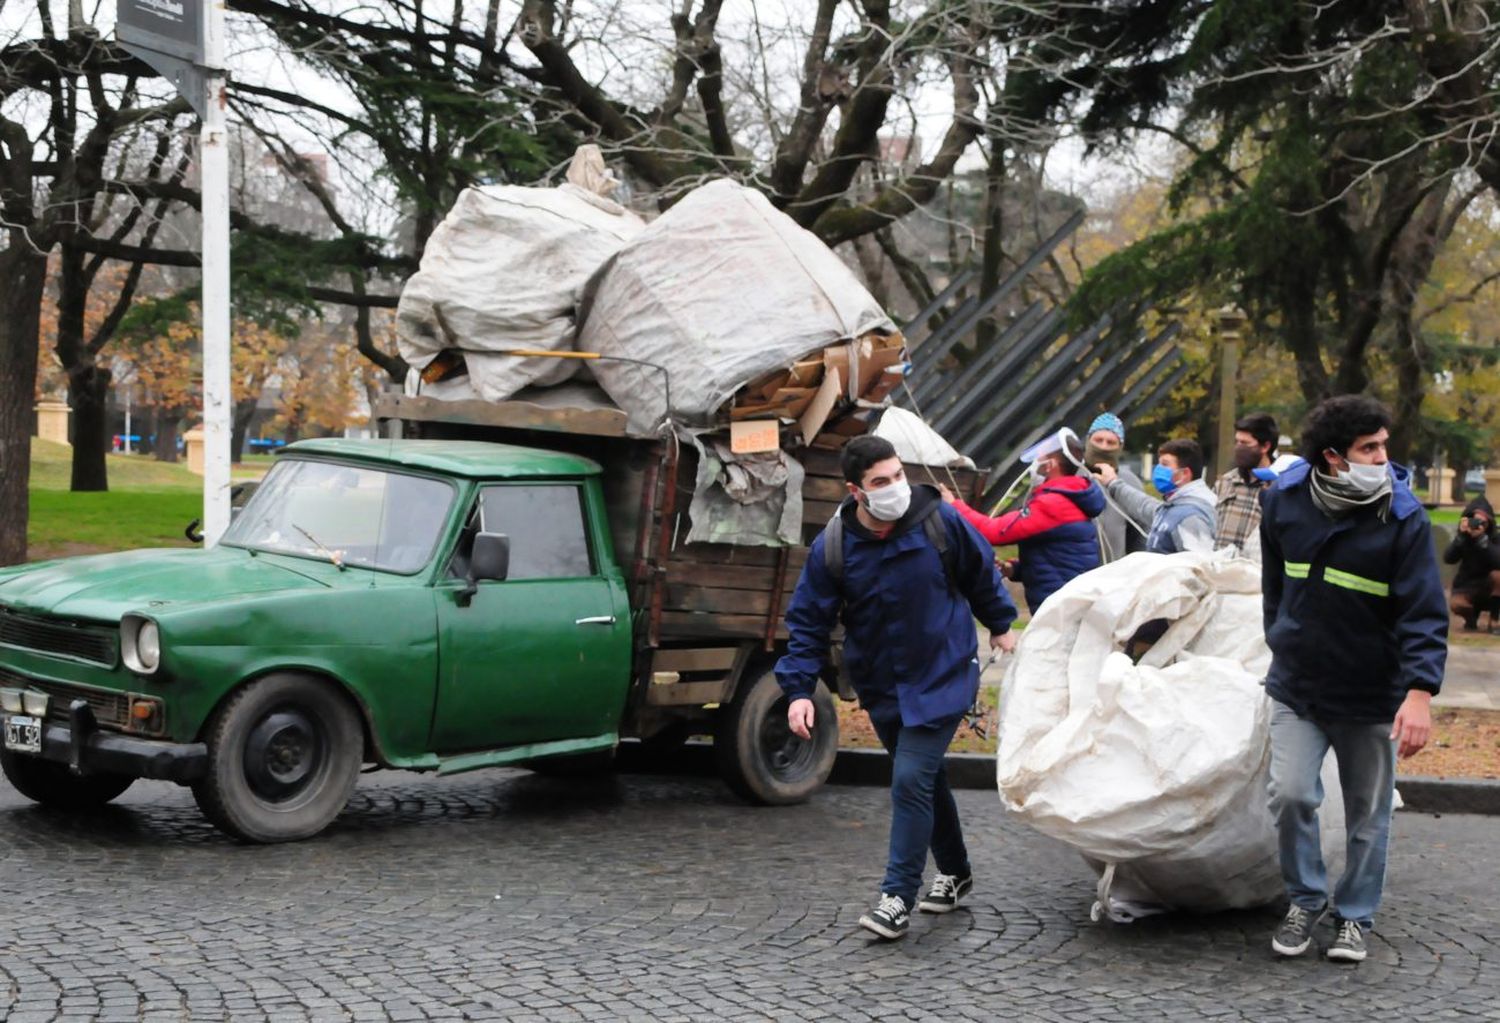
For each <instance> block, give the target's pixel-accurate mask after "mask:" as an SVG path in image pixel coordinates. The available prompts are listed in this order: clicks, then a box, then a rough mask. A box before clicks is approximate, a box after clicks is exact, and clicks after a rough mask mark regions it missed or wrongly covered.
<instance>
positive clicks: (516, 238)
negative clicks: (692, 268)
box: [396, 183, 645, 401]
mask: <svg viewBox="0 0 1500 1023" xmlns="http://www.w3.org/2000/svg"><path fill="white" fill-rule="evenodd" d="M644 228H645V223H644V222H643V221H642V220H641V219H640V218H639V217H637V216H636V215H635V214H633V213H631V212H630V211H628V210H627V209H625V207H623V206H621V205H619V204H618V203H616V202H614V201H613V200H611V199H608V198H605V197H603V196H600V195H597V194H595V193H594V192H591V191H589V190H587V189H585V188H580V187H579V186H577V185H575V184H571V183H569V184H564V185H561V186H560V187H557V188H523V187H521V186H517V185H497V186H485V187H482V188H469V189H465V190H464V192H463V194H461V195H460V196H459V197H458V201H457V202H456V203H454V205H453V209H451V210H450V211H449V212H448V215H447V216H446V217H444V218H443V222H442V223H441V224H439V225H438V228H437V230H435V231H434V232H433V233H432V237H431V238H430V239H429V240H428V242H427V249H426V251H425V252H423V254H422V265H421V269H419V270H418V271H417V272H416V273H415V274H414V275H413V276H412V277H411V279H410V280H408V281H407V282H406V286H405V287H404V288H402V290H401V303H400V306H399V307H398V310H397V314H396V324H397V335H398V339H399V347H400V351H401V355H402V357H403V358H404V359H406V361H407V362H409V363H411V365H412V366H414V367H416V368H417V369H419V370H420V369H422V368H423V367H426V366H427V364H428V363H429V362H431V361H432V360H433V359H434V358H435V357H436V356H437V355H438V353H439V352H441V351H443V350H444V349H446V348H460V349H463V350H464V352H463V356H464V359H463V361H464V363H465V364H466V365H467V368H468V376H469V380H470V387H471V388H472V390H473V392H474V393H475V394H477V395H478V396H479V397H480V398H483V399H484V400H486V401H504V400H505V399H507V398H509V397H511V396H512V395H513V394H515V393H516V392H517V391H519V390H520V389H521V388H523V387H525V386H527V385H530V384H536V385H541V386H547V385H551V384H558V383H561V382H562V381H564V380H566V379H568V378H569V377H570V376H572V375H573V373H574V372H575V371H576V370H577V368H578V362H577V361H576V360H571V359H517V358H514V357H511V356H501V355H484V354H482V353H483V351H484V350H490V351H494V350H497V349H507V348H540V349H547V350H550V351H566V350H570V349H572V348H573V347H574V336H575V323H574V316H575V312H576V308H577V304H578V300H579V296H580V293H581V292H582V290H583V287H584V284H585V283H586V282H587V281H588V279H589V277H590V276H591V275H592V274H593V273H594V272H595V271H596V270H598V269H599V267H600V266H602V265H603V264H604V262H605V261H606V260H607V259H609V257H610V256H612V255H614V254H615V252H617V251H618V250H619V249H620V247H621V246H622V245H624V244H625V243H626V242H627V241H628V240H630V239H631V238H633V237H635V236H636V235H638V234H639V233H640V232H641V231H642V230H643V229H644ZM444 382H447V381H444ZM424 393H425V392H424Z"/></svg>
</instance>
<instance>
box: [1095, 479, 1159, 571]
mask: <svg viewBox="0 0 1500 1023" xmlns="http://www.w3.org/2000/svg"><path fill="white" fill-rule="evenodd" d="M1115 471H1116V472H1117V473H1119V477H1120V480H1121V481H1122V482H1123V483H1124V484H1125V485H1126V486H1127V487H1130V488H1131V489H1133V490H1134V491H1135V492H1136V493H1137V494H1143V493H1144V492H1145V489H1146V487H1145V485H1144V484H1143V483H1141V478H1140V477H1139V476H1137V475H1136V474H1135V470H1134V469H1132V468H1130V466H1128V465H1121V466H1119V467H1118V468H1117V469H1116V470H1115ZM1110 497H1111V499H1112V500H1113V503H1111V504H1107V505H1105V506H1104V511H1102V512H1101V513H1100V514H1099V517H1098V518H1097V519H1095V520H1094V526H1095V528H1097V529H1098V530H1099V556H1100V559H1101V560H1102V561H1103V562H1104V563H1105V564H1106V565H1107V564H1109V563H1110V562H1111V561H1119V560H1120V559H1121V558H1123V557H1124V556H1125V555H1127V554H1134V553H1135V552H1136V551H1143V550H1145V549H1146V538H1145V537H1144V536H1143V535H1142V534H1141V531H1142V530H1145V529H1148V528H1150V520H1149V519H1148V520H1147V521H1146V522H1145V523H1143V524H1142V525H1141V527H1140V529H1137V528H1136V527H1135V526H1133V525H1131V524H1130V523H1129V522H1128V521H1126V519H1125V515H1124V513H1123V512H1122V511H1120V509H1119V508H1117V507H1116V505H1117V504H1119V503H1120V501H1119V499H1118V498H1115V497H1114V495H1113V494H1111V495H1110Z"/></svg>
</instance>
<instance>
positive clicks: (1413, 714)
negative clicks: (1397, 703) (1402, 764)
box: [1391, 689, 1432, 760]
mask: <svg viewBox="0 0 1500 1023" xmlns="http://www.w3.org/2000/svg"><path fill="white" fill-rule="evenodd" d="M1431 736H1432V694H1431V693H1429V692H1425V691H1423V690H1421V689H1412V690H1409V691H1408V692H1407V694H1406V699H1404V700H1402V701H1401V709H1400V710H1398V711H1396V720H1395V722H1394V723H1393V724H1392V725H1391V738H1392V739H1395V740H1396V755H1397V756H1398V757H1401V758H1402V759H1403V760H1404V759H1406V758H1407V757H1409V756H1411V755H1412V754H1414V753H1419V752H1421V750H1422V747H1423V746H1426V745H1427V740H1428V739H1429V738H1430V737H1431Z"/></svg>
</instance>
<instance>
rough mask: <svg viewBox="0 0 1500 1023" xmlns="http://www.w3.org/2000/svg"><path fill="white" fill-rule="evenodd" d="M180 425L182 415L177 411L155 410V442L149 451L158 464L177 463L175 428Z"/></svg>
mask: <svg viewBox="0 0 1500 1023" xmlns="http://www.w3.org/2000/svg"><path fill="white" fill-rule="evenodd" d="M181 423H182V413H181V412H180V411H178V410H177V409H157V410H156V440H155V441H153V442H152V444H151V450H152V452H153V453H154V454H155V455H156V460H157V461H158V462H175V461H177V427H178V426H179V425H181Z"/></svg>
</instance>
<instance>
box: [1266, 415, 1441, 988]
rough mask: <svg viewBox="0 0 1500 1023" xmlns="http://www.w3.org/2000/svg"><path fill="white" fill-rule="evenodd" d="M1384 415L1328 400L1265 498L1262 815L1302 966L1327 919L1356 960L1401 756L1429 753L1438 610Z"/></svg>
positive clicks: (1276, 940)
mask: <svg viewBox="0 0 1500 1023" xmlns="http://www.w3.org/2000/svg"><path fill="white" fill-rule="evenodd" d="M1390 421H1391V420H1390V413H1389V412H1388V411H1387V410H1386V408H1385V406H1383V405H1381V404H1380V403H1379V402H1377V401H1375V400H1374V399H1372V398H1366V397H1362V396H1358V395H1345V396H1342V397H1338V398H1330V399H1328V400H1327V401H1324V402H1323V403H1322V404H1320V405H1318V407H1317V408H1315V409H1313V410H1312V412H1311V413H1309V415H1308V418H1307V421H1306V422H1304V423H1303V424H1302V449H1303V456H1304V457H1305V458H1306V459H1307V462H1306V464H1302V465H1298V466H1296V467H1295V468H1292V469H1290V470H1288V471H1287V472H1285V473H1284V474H1283V475H1282V476H1281V477H1280V479H1278V480H1277V482H1276V484H1275V485H1274V486H1273V487H1272V489H1270V490H1269V491H1267V492H1266V495H1265V498H1264V501H1263V504H1262V513H1261V525H1260V536H1261V548H1262V562H1263V566H1264V567H1263V573H1262V586H1263V588H1264V594H1265V597H1264V612H1265V629H1266V642H1267V643H1268V644H1269V645H1270V647H1271V670H1270V672H1269V673H1268V674H1267V676H1266V692H1267V693H1268V694H1269V695H1270V697H1271V700H1272V705H1271V781H1270V806H1271V816H1272V817H1273V818H1274V819H1275V821H1276V827H1277V832H1278V841H1279V845H1280V853H1281V873H1282V877H1283V878H1284V879H1285V881H1286V887H1287V896H1288V898H1289V899H1290V900H1291V908H1290V909H1289V910H1288V911H1287V915H1286V919H1285V920H1284V921H1283V922H1282V924H1281V927H1280V929H1279V930H1278V931H1277V932H1276V935H1275V936H1274V937H1273V938H1272V939H1271V948H1272V949H1273V950H1274V951H1275V952H1277V953H1278V954H1280V955H1285V956H1294V955H1301V954H1302V953H1303V952H1305V951H1307V949H1308V946H1309V945H1311V944H1312V934H1313V929H1314V927H1315V926H1316V925H1317V922H1318V920H1320V919H1321V918H1322V916H1323V915H1324V913H1326V912H1328V910H1329V909H1330V908H1332V909H1333V910H1334V912H1335V913H1336V914H1337V916H1336V921H1337V927H1336V935H1335V939H1334V942H1333V944H1332V945H1331V946H1330V947H1329V948H1328V953H1327V954H1328V958H1329V959H1332V960H1335V961H1343V962H1359V961H1360V960H1362V959H1364V958H1365V935H1366V934H1367V933H1368V931H1369V930H1370V928H1371V926H1372V925H1373V923H1374V919H1375V911H1376V909H1377V908H1378V907H1379V905H1380V896H1381V889H1382V887H1383V885H1384V882H1385V860H1386V845H1387V841H1388V839H1389V837H1390V827H1391V804H1392V801H1393V799H1392V796H1393V793H1394V786H1395V774H1396V755H1397V754H1398V753H1399V754H1400V755H1401V756H1402V757H1408V756H1411V755H1412V754H1413V753H1416V752H1417V751H1418V750H1420V749H1421V748H1422V747H1423V746H1425V745H1426V744H1427V738H1428V735H1429V733H1430V731H1431V717H1430V712H1429V710H1428V704H1429V703H1430V701H1431V700H1432V697H1433V695H1434V694H1436V693H1437V691H1438V689H1439V688H1440V687H1441V685H1442V682H1443V667H1444V662H1445V660H1446V657H1447V642H1448V608H1447V605H1446V603H1445V602H1444V599H1443V586H1442V582H1441V581H1440V580H1439V578H1438V568H1437V558H1436V556H1435V553H1434V551H1433V546H1432V538H1431V535H1430V527H1429V525H1428V522H1427V515H1426V512H1425V511H1424V510H1423V508H1422V505H1421V503H1420V502H1418V501H1417V499H1416V498H1415V497H1414V496H1413V495H1412V492H1411V489H1410V487H1409V485H1408V474H1407V472H1406V470H1405V469H1403V468H1401V467H1400V466H1398V465H1395V464H1394V463H1391V462H1389V461H1388V459H1387V456H1386V440H1387V438H1388V437H1389V436H1390ZM1330 748H1331V749H1332V750H1333V752H1334V756H1335V758H1336V759H1337V761H1338V767H1339V784H1340V786H1341V788H1342V789H1343V794H1344V815H1345V821H1346V823H1345V829H1346V833H1347V841H1348V854H1347V856H1346V860H1345V865H1344V873H1343V876H1342V877H1341V878H1339V882H1338V887H1337V888H1335V889H1334V890H1333V892H1332V906H1331V907H1330V904H1329V890H1328V875H1327V871H1326V869H1325V868H1324V864H1323V856H1322V849H1321V844H1320V840H1319V835H1318V806H1319V804H1320V803H1321V802H1322V798H1323V787H1322V785H1321V783H1320V782H1319V780H1318V772H1319V769H1320V768H1321V767H1322V764H1323V758H1324V757H1325V756H1326V755H1327V753H1328V750H1329V749H1330Z"/></svg>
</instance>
